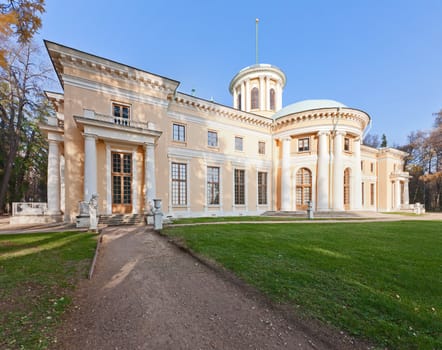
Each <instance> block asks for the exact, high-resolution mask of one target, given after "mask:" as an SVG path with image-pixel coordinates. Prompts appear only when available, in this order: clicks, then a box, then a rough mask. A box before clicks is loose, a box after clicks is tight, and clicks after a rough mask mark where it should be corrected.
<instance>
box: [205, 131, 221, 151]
mask: <svg viewBox="0 0 442 350" xmlns="http://www.w3.org/2000/svg"><path fill="white" fill-rule="evenodd" d="M207 145H208V146H209V147H218V133H217V132H216V131H210V130H209V131H208V132H207Z"/></svg>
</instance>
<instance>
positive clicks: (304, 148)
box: [298, 137, 310, 152]
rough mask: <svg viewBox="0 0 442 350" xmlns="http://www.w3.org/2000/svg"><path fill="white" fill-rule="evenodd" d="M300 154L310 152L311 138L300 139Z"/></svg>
mask: <svg viewBox="0 0 442 350" xmlns="http://www.w3.org/2000/svg"><path fill="white" fill-rule="evenodd" d="M305 142H307V146H305ZM298 152H310V137H303V138H299V139H298Z"/></svg>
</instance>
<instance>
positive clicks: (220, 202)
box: [204, 163, 223, 212]
mask: <svg viewBox="0 0 442 350" xmlns="http://www.w3.org/2000/svg"><path fill="white" fill-rule="evenodd" d="M209 166H210V167H214V168H218V169H219V174H218V180H219V204H209V203H208V201H209V198H208V196H207V174H208V173H207V168H208V167H209ZM204 169H205V179H206V181H205V186H204V190H205V196H204V209H205V211H206V212H207V211H208V208H215V209H220V210H222V202H223V201H222V191H221V184H222V178H221V174H222V167H221V165H220V164H213V163H205V164H204Z"/></svg>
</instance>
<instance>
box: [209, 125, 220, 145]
mask: <svg viewBox="0 0 442 350" xmlns="http://www.w3.org/2000/svg"><path fill="white" fill-rule="evenodd" d="M209 132H214V133H216V146H211V145H209ZM207 147H209V148H210V149H219V131H218V130H213V129H207Z"/></svg>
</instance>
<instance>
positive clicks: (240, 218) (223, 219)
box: [172, 215, 369, 224]
mask: <svg viewBox="0 0 442 350" xmlns="http://www.w3.org/2000/svg"><path fill="white" fill-rule="evenodd" d="M348 219H351V220H368V219H369V218H358V217H351V218H348V217H345V218H344V217H329V218H327V217H323V218H314V219H313V220H315V221H317V220H319V221H321V220H348ZM305 220H308V218H307V215H306V216H305V217H300V216H296V217H294V216H207V217H199V218H178V219H177V218H173V219H172V222H173V224H201V223H210V222H232V221H237V222H244V221H251V222H256V221H305Z"/></svg>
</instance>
